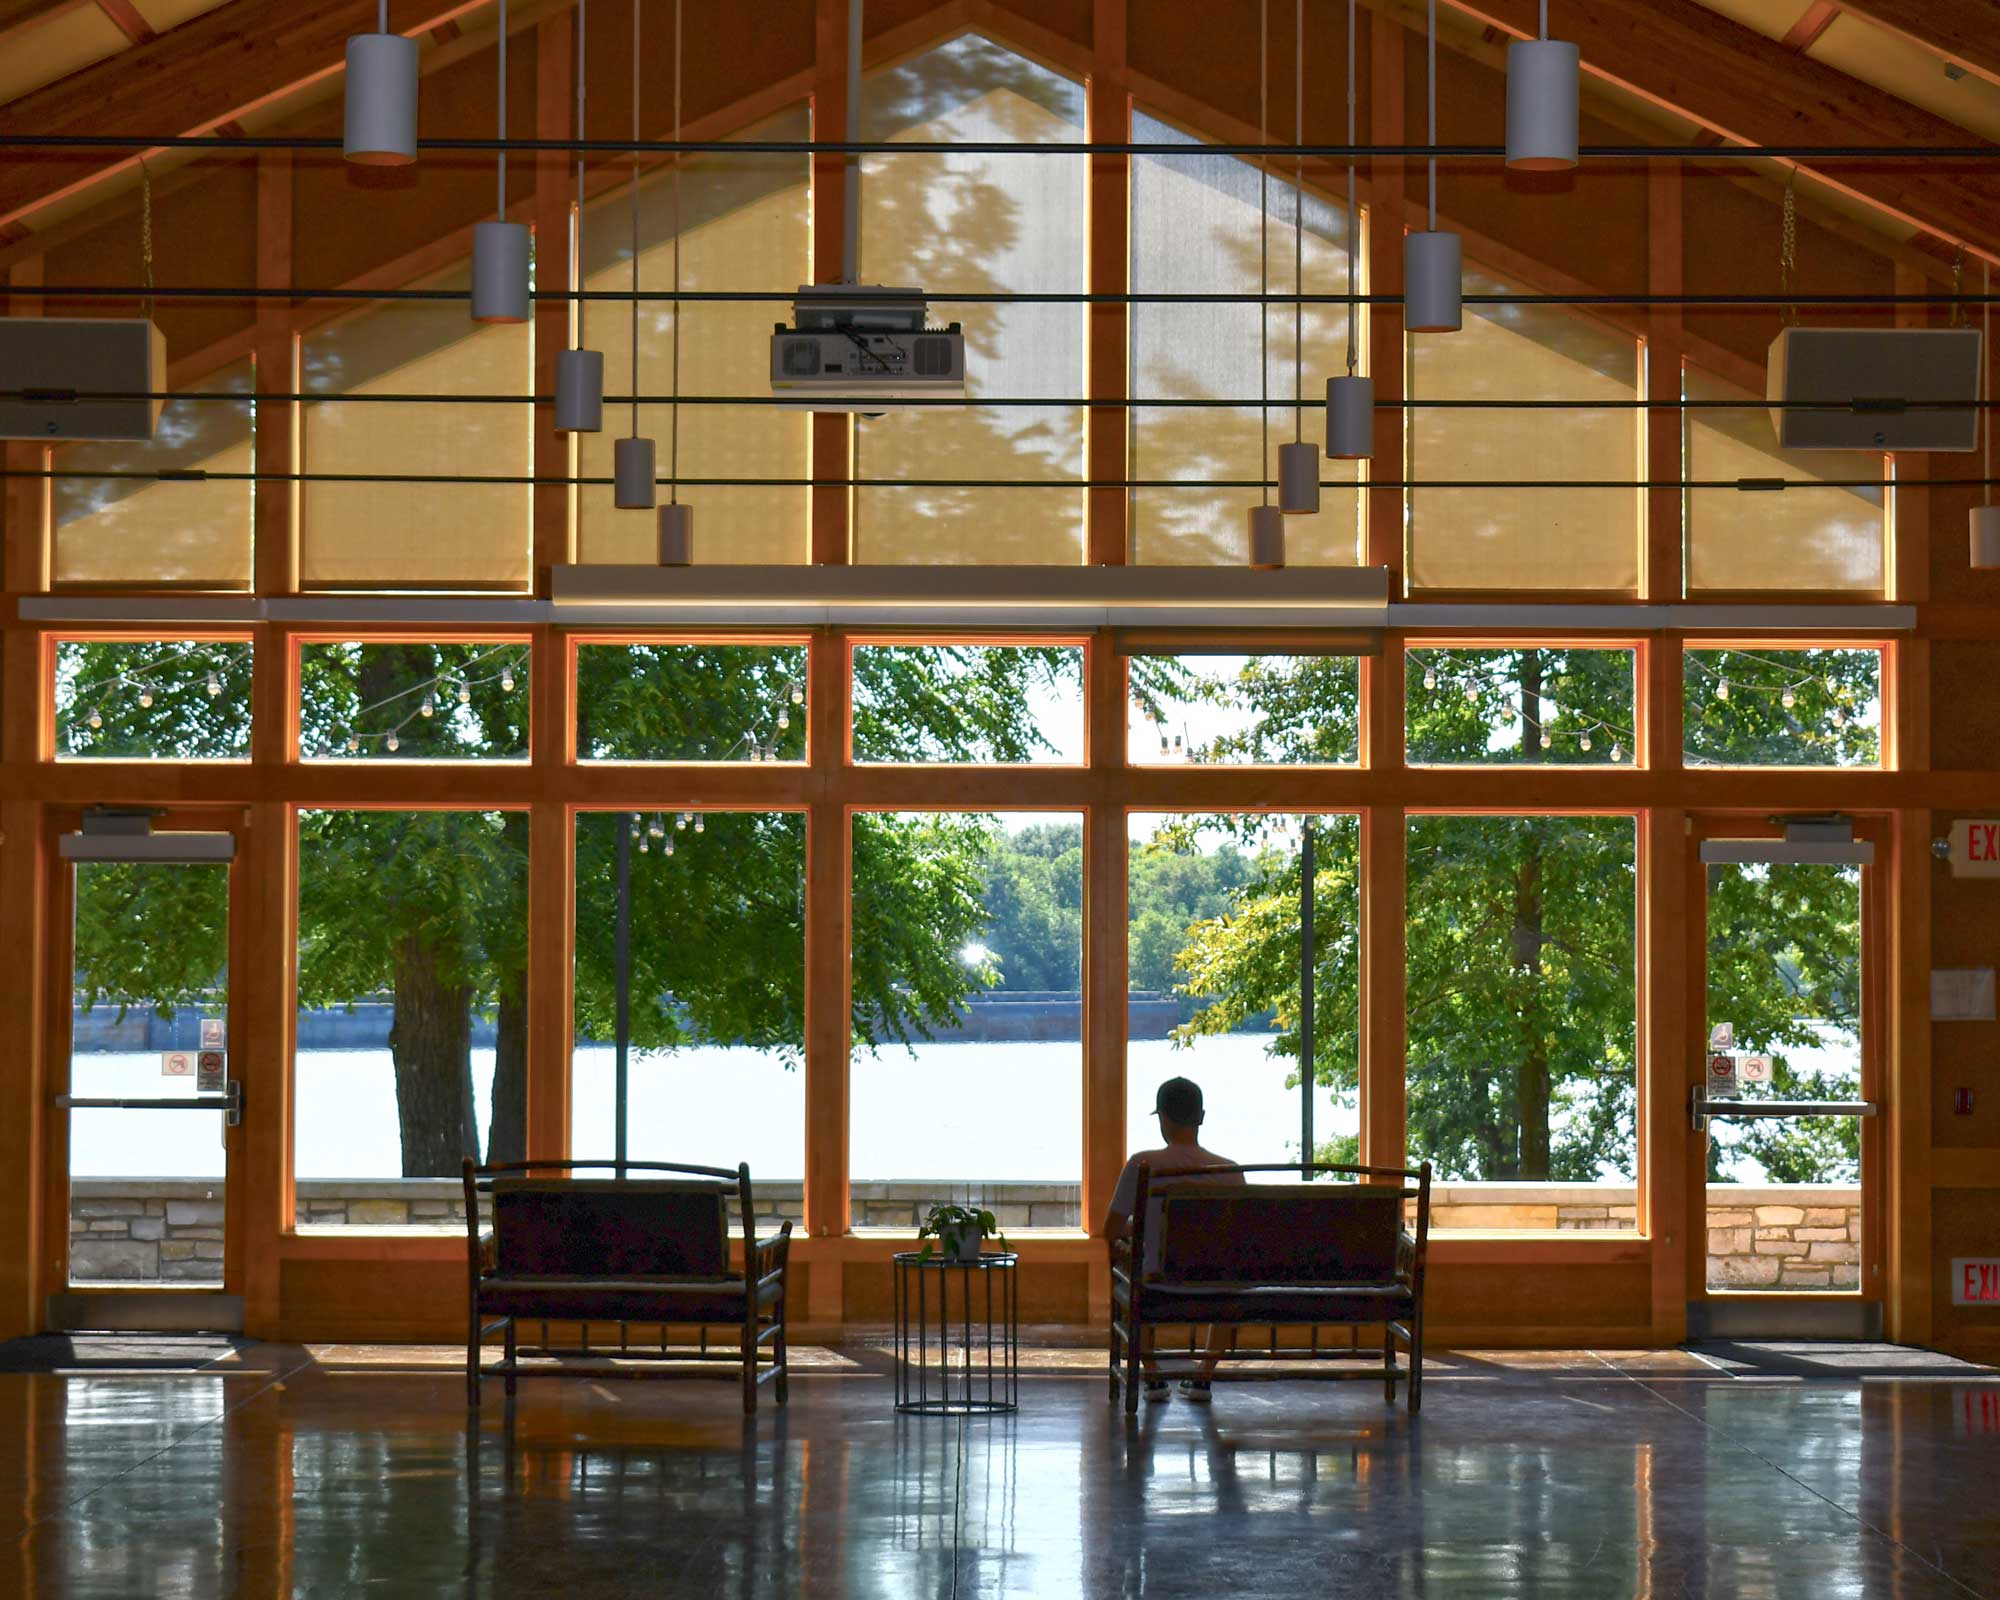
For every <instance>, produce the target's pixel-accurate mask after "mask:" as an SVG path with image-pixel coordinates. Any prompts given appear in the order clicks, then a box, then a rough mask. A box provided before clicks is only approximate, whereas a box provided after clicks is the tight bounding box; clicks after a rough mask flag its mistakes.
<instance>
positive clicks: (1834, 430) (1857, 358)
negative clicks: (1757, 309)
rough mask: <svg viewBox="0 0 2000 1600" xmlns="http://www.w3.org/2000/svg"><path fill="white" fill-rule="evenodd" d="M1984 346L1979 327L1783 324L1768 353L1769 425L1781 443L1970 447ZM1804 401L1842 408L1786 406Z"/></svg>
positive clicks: (1974, 441) (1975, 432) (1799, 446)
mask: <svg viewBox="0 0 2000 1600" xmlns="http://www.w3.org/2000/svg"><path fill="white" fill-rule="evenodd" d="M1980 355H1981V351H1980V338H1979V330H1978V329H1977V328H1786V329H1785V330H1784V331H1783V332H1782V333H1780V334H1779V335H1778V337H1777V338H1775V339H1773V340H1772V341H1771V350H1770V354H1769V355H1768V357H1766V362H1767V365H1766V368H1765V392H1764V398H1765V399H1767V400H1768V401H1770V402H1771V426H1772V427H1773V428H1774V429H1776V430H1777V434H1778V443H1779V444H1780V445H1782V446H1784V448H1786V449H1787V450H1972V449H1975V448H1977V446H1978V443H1979V413H1978V412H1977V411H1976V410H1974V409H1973V407H1974V405H1975V404H1976V403H1977V401H1978V399H1979V362H1980ZM1781 402H1782V405H1781ZM1801 402H1810V403H1812V404H1813V405H1815V406H1827V407H1830V408H1838V409H1827V410H1816V409H1815V410H1791V409H1786V407H1790V406H1794V405H1798V404H1799V403H1801ZM1958 407H1963V408H1964V409H1962V410H1960V409H1957V408H1958Z"/></svg>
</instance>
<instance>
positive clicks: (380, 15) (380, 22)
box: [375, 0, 389, 33]
mask: <svg viewBox="0 0 2000 1600" xmlns="http://www.w3.org/2000/svg"><path fill="white" fill-rule="evenodd" d="M375 31H376V32H377V33H387V32H388V31H389V0H378V3H377V4H376V7H375Z"/></svg>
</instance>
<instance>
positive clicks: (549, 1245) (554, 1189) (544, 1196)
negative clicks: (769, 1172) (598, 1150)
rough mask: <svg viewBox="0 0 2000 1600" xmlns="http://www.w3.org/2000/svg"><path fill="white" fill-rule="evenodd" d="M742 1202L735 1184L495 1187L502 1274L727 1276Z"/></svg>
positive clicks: (543, 1182)
mask: <svg viewBox="0 0 2000 1600" xmlns="http://www.w3.org/2000/svg"><path fill="white" fill-rule="evenodd" d="M735 1197H736V1186H735V1185H734V1184H729V1183H703V1182H653V1181H650V1180H627V1181H625V1182H619V1181H618V1180H616V1179H611V1178H496V1179H495V1180H494V1181H493V1241H494V1246H495V1250H496V1267H497V1270H498V1271H499V1272H500V1274H501V1275H502V1276H504V1277H513V1276H523V1277H537V1276H541V1275H544V1274H550V1273H559V1274H582V1275H585V1276H589V1277H600V1276H601V1277H639V1278H721V1277H727V1276H729V1275H730V1272H729V1202H730V1201H731V1200H733V1199H734V1198H735Z"/></svg>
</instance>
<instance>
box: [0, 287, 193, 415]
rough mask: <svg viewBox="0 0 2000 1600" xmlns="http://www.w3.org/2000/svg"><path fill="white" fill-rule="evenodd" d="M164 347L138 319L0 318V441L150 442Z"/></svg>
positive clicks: (164, 383)
mask: <svg viewBox="0 0 2000 1600" xmlns="http://www.w3.org/2000/svg"><path fill="white" fill-rule="evenodd" d="M166 386H167V343H166V340H165V339H164V338H163V337H162V336H161V333H160V330H159V329H158V328H156V327H154V326H153V324H152V323H151V322H150V321H147V320H145V319H143V318H131V319H126V318H112V317H0V439H49V440H63V439H150V438H152V437H153V428H154V425H155V424H156V423H158V421H159V420H160V406H161V404H162V402H161V401H158V400H147V399H129V400H119V399H85V398H80V397H81V396H88V395H106V394H110V395H121V394H122V395H135V396H143V395H147V394H158V393H160V392H161V391H162V390H164V389H165V388H166Z"/></svg>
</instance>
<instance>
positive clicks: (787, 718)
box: [778, 711, 792, 733]
mask: <svg viewBox="0 0 2000 1600" xmlns="http://www.w3.org/2000/svg"><path fill="white" fill-rule="evenodd" d="M791 725H792V718H791V713H789V712H786V711H780V712H779V713H778V731H779V732H780V733H783V732H784V731H785V729H787V728H789V727H790V726H791Z"/></svg>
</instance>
